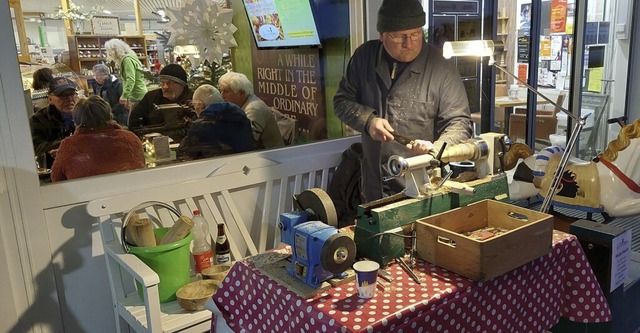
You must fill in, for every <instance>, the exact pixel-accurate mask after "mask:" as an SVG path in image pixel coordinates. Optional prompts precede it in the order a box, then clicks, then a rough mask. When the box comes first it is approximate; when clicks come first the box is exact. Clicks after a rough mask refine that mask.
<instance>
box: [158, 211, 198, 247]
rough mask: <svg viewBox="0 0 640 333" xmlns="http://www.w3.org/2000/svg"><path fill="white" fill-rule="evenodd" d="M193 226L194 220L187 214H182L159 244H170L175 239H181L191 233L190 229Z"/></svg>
mask: <svg viewBox="0 0 640 333" xmlns="http://www.w3.org/2000/svg"><path fill="white" fill-rule="evenodd" d="M191 228H193V220H191V219H190V218H188V217H186V216H181V217H180V218H179V219H178V220H177V221H176V222H175V223H174V224H173V226H172V227H171V229H169V231H167V233H166V234H165V235H164V237H162V241H160V244H158V245H164V244H170V243H173V242H175V241H179V240H181V239H183V238H184V236H186V235H187V234H188V233H189V230H191Z"/></svg>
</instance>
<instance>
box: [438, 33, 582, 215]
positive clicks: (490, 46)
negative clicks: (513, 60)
mask: <svg viewBox="0 0 640 333" xmlns="http://www.w3.org/2000/svg"><path fill="white" fill-rule="evenodd" d="M502 46H503V44H502V42H494V41H492V40H470V41H459V42H445V43H444V45H443V46H442V55H443V57H445V58H446V59H451V57H468V56H474V57H487V56H488V57H489V66H493V67H495V68H497V69H499V70H501V71H502V72H504V73H505V74H507V75H509V76H510V77H512V78H514V79H515V80H516V81H518V82H520V83H521V84H523V85H524V86H525V87H527V89H529V90H531V91H533V92H534V93H535V94H536V95H538V96H540V97H542V98H543V99H545V100H546V101H547V102H549V103H551V104H552V105H553V106H555V107H557V108H558V110H560V111H562V112H563V113H564V114H566V115H567V116H568V117H569V118H571V119H573V120H574V121H575V123H576V124H575V126H574V127H573V131H572V132H571V136H570V137H569V141H567V147H566V148H565V150H564V152H563V153H562V157H561V158H560V162H559V163H558V168H557V169H556V172H555V173H554V174H553V180H552V181H551V184H550V185H549V190H548V191H547V195H546V196H545V197H544V201H543V202H542V206H540V211H541V212H543V213H547V212H548V211H549V208H550V206H551V201H552V200H553V197H554V196H555V193H556V189H557V188H558V185H560V181H561V180H562V174H563V173H564V169H565V167H566V166H567V163H568V162H569V158H570V157H571V151H573V148H574V147H575V145H576V142H577V140H578V137H579V136H580V132H582V128H583V127H584V125H585V124H586V119H587V117H589V116H590V115H591V113H589V114H587V115H586V116H585V117H584V118H580V117H578V116H576V115H575V114H574V113H572V112H570V111H569V110H567V109H565V108H563V107H562V106H561V105H558V104H557V103H556V102H554V101H552V100H551V99H549V98H548V97H547V96H545V95H544V94H543V93H541V92H539V91H538V90H537V89H536V88H534V87H532V86H530V85H529V84H528V83H526V82H525V81H524V80H522V79H520V78H519V77H517V76H516V75H514V74H512V73H510V72H509V71H507V70H506V68H503V67H500V66H498V65H496V63H495V61H494V59H493V54H494V52H495V50H496V48H498V47H502Z"/></svg>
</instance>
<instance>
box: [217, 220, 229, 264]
mask: <svg viewBox="0 0 640 333" xmlns="http://www.w3.org/2000/svg"><path fill="white" fill-rule="evenodd" d="M230 262H231V248H230V247H229V239H227V235H225V233H224V223H218V237H217V239H216V264H229V263H230Z"/></svg>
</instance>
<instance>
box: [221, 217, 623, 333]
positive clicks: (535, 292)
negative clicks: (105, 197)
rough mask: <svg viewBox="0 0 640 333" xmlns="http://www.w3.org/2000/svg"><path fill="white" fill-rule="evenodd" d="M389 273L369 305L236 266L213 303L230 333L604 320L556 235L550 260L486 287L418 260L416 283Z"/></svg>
mask: <svg viewBox="0 0 640 333" xmlns="http://www.w3.org/2000/svg"><path fill="white" fill-rule="evenodd" d="M388 271H389V272H390V273H391V274H392V275H393V276H394V280H393V282H392V283H391V285H390V286H389V287H387V288H385V291H382V290H381V289H378V290H377V292H376V296H375V297H374V298H372V299H361V298H359V297H358V295H357V292H356V287H355V281H352V282H349V283H346V284H344V285H342V286H340V287H334V288H331V289H329V290H328V291H327V292H324V293H321V294H319V295H317V296H315V297H313V298H309V299H303V298H301V297H299V296H297V295H296V294H294V293H293V292H291V291H289V290H287V289H286V288H284V287H283V286H281V285H279V284H278V283H277V282H274V281H273V280H271V279H270V278H269V277H267V276H265V275H263V274H262V273H260V272H259V271H258V270H257V269H255V268H252V267H250V266H249V265H247V264H246V263H244V262H238V263H236V264H235V265H234V266H233V268H232V269H231V271H230V272H229V274H228V275H227V278H226V279H225V281H224V282H223V284H222V286H221V287H220V288H219V289H218V290H217V292H216V293H215V294H214V295H213V300H214V302H215V303H216V305H217V306H218V308H219V309H220V311H221V312H222V314H223V316H224V319H225V320H226V321H227V324H228V325H229V327H230V328H231V329H233V330H234V331H235V332H282V333H284V332H304V333H307V332H449V333H454V332H455V333H463V332H504V333H511V332H543V331H545V330H548V329H549V328H551V327H552V326H554V325H555V324H556V323H557V322H558V321H559V320H560V317H566V318H568V319H569V320H572V321H576V322H584V323H598V322H606V321H610V320H611V312H610V310H609V307H608V305H607V302H606V299H605V297H604V294H603V292H602V290H601V288H600V286H599V284H598V281H597V280H596V278H595V275H594V274H593V271H592V270H591V266H590V265H589V263H588V261H587V258H586V256H585V254H584V252H583V250H582V248H581V247H580V244H579V243H578V240H577V239H576V237H575V236H573V235H570V234H566V233H563V232H559V231H555V230H554V233H553V248H552V250H551V251H550V253H549V254H547V255H545V256H542V257H540V258H538V259H536V260H534V261H532V262H530V263H528V264H526V265H523V266H521V267H519V268H517V269H515V270H513V271H511V272H508V273H506V274H504V275H502V276H499V277H496V278H494V279H492V280H489V281H486V282H475V281H473V280H470V279H467V278H465V277H462V276H460V275H457V274H455V273H453V272H450V271H447V270H445V269H443V268H440V267H438V266H435V265H432V264H429V263H427V262H424V261H421V260H418V264H417V265H416V268H415V269H414V271H415V272H416V273H417V274H418V276H419V277H420V278H421V280H422V281H423V283H422V284H421V285H418V284H416V283H415V282H414V281H413V280H412V279H411V278H410V277H409V276H408V275H407V274H406V273H405V272H404V271H403V270H402V269H401V268H400V267H399V266H398V265H396V264H393V265H390V266H389V268H388Z"/></svg>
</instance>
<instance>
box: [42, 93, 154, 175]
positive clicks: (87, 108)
mask: <svg viewBox="0 0 640 333" xmlns="http://www.w3.org/2000/svg"><path fill="white" fill-rule="evenodd" d="M73 121H74V122H75V124H76V131H75V133H74V134H73V135H72V136H70V137H68V138H65V139H64V140H62V143H60V148H58V152H57V153H56V160H55V162H54V163H53V166H52V167H51V181H53V182H57V181H60V180H67V179H76V178H82V177H89V176H94V175H102V174H107V173H113V172H120V171H126V170H134V169H141V168H144V165H145V160H144V152H143V148H142V141H140V139H139V138H138V137H137V136H136V135H135V134H133V133H131V132H130V131H127V130H124V129H122V127H121V126H120V125H118V124H117V123H116V122H115V121H114V120H113V114H112V112H111V106H109V103H108V102H107V101H105V100H104V99H102V97H100V96H96V95H92V96H89V98H85V99H82V100H79V101H78V103H77V104H76V106H75V107H74V108H73Z"/></svg>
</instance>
